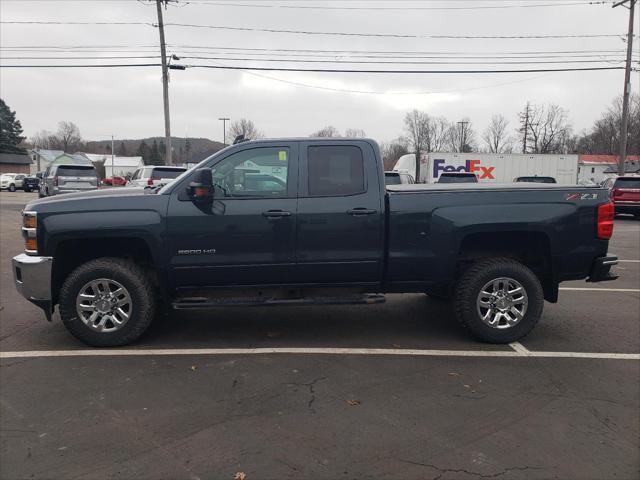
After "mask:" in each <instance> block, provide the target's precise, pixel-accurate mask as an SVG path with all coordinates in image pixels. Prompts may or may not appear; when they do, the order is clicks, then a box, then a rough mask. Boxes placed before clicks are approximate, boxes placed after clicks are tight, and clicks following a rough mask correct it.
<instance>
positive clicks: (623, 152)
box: [613, 0, 636, 176]
mask: <svg viewBox="0 0 640 480" xmlns="http://www.w3.org/2000/svg"><path fill="white" fill-rule="evenodd" d="M627 3H628V4H629V7H627V8H628V9H629V30H628V33H627V64H626V68H625V71H624V93H623V96H622V126H621V132H620V158H618V175H620V176H624V163H625V160H626V159H627V137H628V136H629V96H630V94H631V52H632V50H633V22H634V20H635V18H634V9H635V6H636V0H622V1H620V2H617V3H614V4H613V8H615V7H619V6H620V5H623V6H625V7H626V4H627Z"/></svg>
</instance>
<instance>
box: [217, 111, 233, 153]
mask: <svg viewBox="0 0 640 480" xmlns="http://www.w3.org/2000/svg"><path fill="white" fill-rule="evenodd" d="M218 120H222V144H223V145H224V146H225V147H226V146H227V121H229V120H231V119H230V118H225V117H223V118H219V119H218Z"/></svg>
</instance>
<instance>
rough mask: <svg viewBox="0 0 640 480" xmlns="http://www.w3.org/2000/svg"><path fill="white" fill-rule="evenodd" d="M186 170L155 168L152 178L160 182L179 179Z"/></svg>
mask: <svg viewBox="0 0 640 480" xmlns="http://www.w3.org/2000/svg"><path fill="white" fill-rule="evenodd" d="M185 170H186V169H184V170H183V169H180V168H154V169H153V172H152V173H151V178H153V179H154V180H159V179H161V178H178V177H179V176H180V175H181V174H182V173H183V172H184V171H185Z"/></svg>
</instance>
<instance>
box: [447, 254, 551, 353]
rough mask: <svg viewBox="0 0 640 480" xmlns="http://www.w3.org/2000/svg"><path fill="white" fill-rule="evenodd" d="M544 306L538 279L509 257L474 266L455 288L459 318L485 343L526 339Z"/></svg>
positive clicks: (486, 261)
mask: <svg viewBox="0 0 640 480" xmlns="http://www.w3.org/2000/svg"><path fill="white" fill-rule="evenodd" d="M543 306H544V295H543V291H542V285H541V284H540V281H539V280H538V277H536V275H535V274H534V273H533V272H532V271H531V270H530V269H529V268H527V267H526V266H525V265H523V264H521V263H520V262H517V261H515V260H512V259H509V258H491V259H486V260H481V261H479V262H477V263H475V264H474V265H472V266H471V267H470V268H469V269H468V270H467V271H466V272H464V274H463V275H462V277H461V278H460V281H459V282H458V285H457V286H456V292H455V313H456V317H457V318H458V320H459V321H460V323H462V325H464V326H465V327H466V328H468V329H469V331H470V332H471V333H472V334H473V335H474V336H475V337H476V338H478V339H480V340H482V341H484V342H489V343H509V342H515V341H516V340H519V339H520V338H522V337H524V336H525V335H527V334H528V333H529V332H530V331H531V330H532V329H533V327H535V325H536V323H538V320H539V319H540V316H541V315H542V309H543Z"/></svg>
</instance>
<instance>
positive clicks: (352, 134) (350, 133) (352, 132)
mask: <svg viewBox="0 0 640 480" xmlns="http://www.w3.org/2000/svg"><path fill="white" fill-rule="evenodd" d="M344 136H345V137H347V138H364V137H366V136H367V134H366V133H365V131H364V130H362V129H361V128H347V129H346V130H345V131H344Z"/></svg>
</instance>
